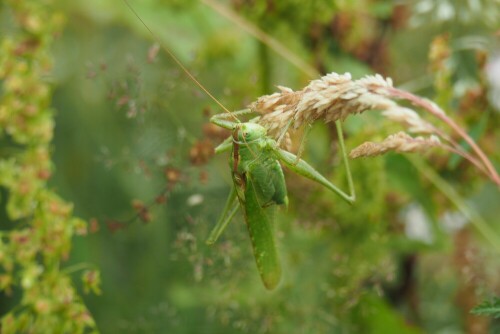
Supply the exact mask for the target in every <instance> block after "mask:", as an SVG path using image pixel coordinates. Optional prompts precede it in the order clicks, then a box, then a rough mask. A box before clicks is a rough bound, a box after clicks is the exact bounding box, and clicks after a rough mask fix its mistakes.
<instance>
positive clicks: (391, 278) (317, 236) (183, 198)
mask: <svg viewBox="0 0 500 334" xmlns="http://www.w3.org/2000/svg"><path fill="white" fill-rule="evenodd" d="M214 2H215V1H214ZM214 2H212V1H203V2H198V1H174V0H173V1H154V0H144V1H139V0H130V4H131V6H132V7H133V8H134V9H135V10H136V11H137V13H138V15H139V16H140V18H141V19H142V20H143V21H144V22H145V23H146V24H147V25H148V26H149V28H150V29H151V30H152V31H153V32H154V34H155V36H156V37H152V36H151V34H150V33H149V32H148V31H147V30H145V28H144V27H143V25H142V24H141V22H140V20H139V19H138V18H137V17H135V15H134V14H133V13H132V12H131V10H130V9H129V8H128V7H127V6H126V4H125V3H124V2H123V1H118V0H115V1H104V0H99V1H95V0H85V1H83V0H74V1H69V2H63V1H60V2H58V3H57V4H56V6H55V10H57V11H61V13H63V14H64V15H65V17H66V19H67V22H66V24H65V27H64V30H63V32H62V34H61V35H59V36H57V38H56V40H55V42H54V45H53V56H54V70H53V73H52V76H51V77H50V78H49V80H50V81H51V82H53V84H54V86H55V91H54V95H53V107H54V108H55V109H56V110H57V113H56V117H55V122H56V128H55V140H54V142H53V161H54V164H55V172H54V175H53V177H52V179H51V181H50V187H51V188H53V189H55V190H56V191H57V193H58V194H59V195H61V196H62V197H63V198H64V199H66V200H68V201H70V202H72V203H73V204H74V210H75V215H77V216H79V217H82V218H84V219H85V220H87V221H90V226H91V228H90V229H91V231H92V233H90V234H89V235H87V236H85V237H77V238H75V239H74V242H73V249H72V253H71V256H70V259H69V260H68V261H67V262H66V263H65V265H67V266H71V265H72V264H80V263H91V264H93V265H95V266H97V267H98V268H99V269H100V271H101V277H102V294H101V295H87V294H84V293H83V292H82V291H81V288H80V279H79V275H78V273H75V274H74V281H75V284H76V285H77V286H78V287H79V289H80V291H81V292H82V298H83V299H84V302H85V304H86V305H87V307H88V308H89V310H90V312H91V314H92V316H93V317H94V318H95V320H96V322H97V326H98V328H99V330H100V331H101V332H102V333H446V334H450V333H499V332H500V322H499V320H498V319H497V320H493V319H490V318H487V317H480V316H473V315H471V314H470V313H469V311H470V309H471V308H472V307H474V306H476V305H477V304H479V303H480V302H481V301H482V300H484V299H487V298H490V297H491V296H493V295H498V294H499V293H500V280H499V279H498V273H499V263H498V254H499V248H500V244H498V243H496V242H495V240H499V238H500V237H499V236H500V224H499V223H498V216H499V215H500V206H499V205H498V204H499V203H500V194H499V191H498V188H496V187H495V186H494V185H493V184H492V183H491V182H489V181H488V180H486V179H485V177H483V175H482V174H481V173H480V172H479V171H477V170H476V169H474V167H473V166H471V165H470V164H469V163H467V162H464V161H462V160H460V159H459V158H457V157H454V156H450V155H448V154H444V153H442V152H431V153H430V154H427V155H426V156H425V158H422V157H420V156H413V157H411V156H406V155H405V156H403V155H397V154H389V155H387V156H383V157H377V158H370V159H360V160H354V161H352V162H351V167H352V170H353V174H354V182H355V186H356V191H357V195H358V198H357V202H356V203H355V205H354V206H349V205H348V204H346V203H343V202H342V201H341V200H340V199H339V198H338V197H336V196H335V195H333V194H331V193H328V192H327V191H325V189H322V188H321V187H319V186H318V185H316V184H312V183H311V182H309V181H308V180H305V179H303V178H301V177H299V176H296V175H294V174H293V173H292V172H287V173H286V177H287V185H288V189H289V197H290V205H289V207H288V210H284V209H282V210H280V213H279V215H278V221H277V222H276V231H277V239H278V243H279V251H280V256H281V259H282V261H283V263H284V278H283V281H282V283H281V285H280V286H279V287H278V289H276V290H275V291H273V292H269V291H266V290H265V289H264V287H263V285H262V283H261V281H260V279H259V276H258V273H257V270H256V268H255V264H254V259H253V255H252V251H251V247H250V242H249V238H248V233H247V230H246V227H245V226H244V221H243V217H242V216H241V215H240V214H238V215H237V217H236V218H235V219H234V221H233V222H232V223H231V224H230V225H229V227H228V229H227V230H226V231H225V233H224V235H223V236H222V238H221V240H219V242H218V243H217V244H216V245H215V246H213V247H209V246H206V245H205V242H204V241H205V238H206V237H207V235H208V233H209V231H210V229H211V227H212V226H213V225H214V223H215V222H216V220H217V218H218V216H219V214H220V213H221V211H222V208H223V205H224V202H225V199H226V196H227V195H228V194H229V189H230V182H231V181H230V180H231V178H230V173H229V167H228V156H227V155H222V156H216V157H212V155H211V154H210V153H211V148H213V147H214V146H215V145H217V144H218V143H219V142H220V141H221V140H222V139H223V138H224V136H225V135H227V133H224V132H222V133H221V132H218V131H216V129H215V128H214V127H210V126H209V125H207V124H208V119H209V116H210V115H213V114H215V113H220V112H223V110H220V108H218V107H217V105H216V104H214V103H213V101H211V100H210V99H209V98H208V97H207V96H206V95H204V94H203V92H201V91H200V90H199V89H198V88H197V87H196V86H195V85H194V84H193V83H192V82H191V81H190V80H189V79H187V77H186V76H185V75H184V73H182V71H181V70H180V69H179V67H178V66H177V65H176V64H175V63H174V62H173V61H172V59H171V58H170V57H169V56H168V55H167V54H166V52H165V51H164V49H163V48H164V47H166V48H168V49H169V50H171V51H172V52H173V53H174V54H175V55H176V56H177V57H179V59H180V60H181V61H182V62H183V63H184V64H186V66H187V67H188V68H189V69H190V71H191V72H192V73H193V74H194V75H195V76H196V78H197V79H198V80H199V81H200V82H202V83H203V85H204V86H205V87H206V88H207V89H208V90H209V91H210V92H211V93H212V94H213V95H214V96H216V97H217V98H218V99H220V100H221V101H222V103H223V104H224V105H225V106H227V108H229V109H230V110H238V109H242V108H243V107H245V106H246V105H247V104H249V103H250V102H252V101H254V100H256V99H257V98H258V97H259V96H261V95H263V94H270V93H272V92H274V91H276V88H275V86H276V85H284V86H287V87H290V88H292V89H297V90H298V89H301V88H302V87H304V86H305V85H306V84H307V83H308V81H309V80H311V79H314V78H315V77H311V76H310V75H308V71H309V72H310V70H309V69H308V68H307V67H305V66H302V67H301V68H300V67H297V66H295V65H293V64H291V63H290V62H289V61H287V60H286V59H284V58H283V57H282V56H281V55H278V54H277V53H275V52H274V51H273V50H272V49H270V48H269V46H268V45H266V43H263V42H262V41H259V40H258V39H256V38H255V37H254V36H252V35H251V34H249V33H248V32H247V31H246V30H245V27H258V28H259V29H262V31H265V32H266V33H267V34H269V35H270V36H272V37H273V38H275V39H276V40H277V41H279V42H280V43H282V44H283V45H284V46H286V47H287V48H288V51H287V52H288V53H289V55H292V56H294V57H298V58H300V59H303V61H304V63H305V64H309V65H308V66H310V67H311V68H314V69H316V70H317V71H318V73H327V72H332V71H334V72H337V73H344V72H350V73H351V74H352V75H353V77H354V78H360V77H362V76H364V75H367V74H373V73H381V74H382V75H384V76H389V77H392V78H393V80H394V82H395V86H398V87H401V88H403V89H407V90H409V91H412V92H413V93H415V94H418V95H422V96H426V97H428V98H430V99H434V100H435V101H436V102H437V103H438V104H440V105H441V106H442V107H443V108H444V109H445V110H446V111H447V112H448V113H449V115H450V116H451V117H453V118H454V119H456V120H457V121H458V122H459V123H460V124H461V125H462V126H464V127H465V128H466V129H469V130H470V133H471V135H472V136H473V137H474V138H475V139H476V140H478V142H479V145H480V146H481V147H482V148H483V149H484V150H485V151H486V153H487V154H488V155H489V157H490V159H491V160H492V161H493V163H494V164H495V165H496V167H497V170H498V167H499V162H500V152H499V149H498V143H499V136H500V134H499V130H498V129H499V119H500V117H499V106H498V105H497V106H495V105H494V103H493V104H492V101H493V100H492V98H491V97H492V96H495V95H496V96H498V94H500V93H499V91H500V87H498V86H495V84H494V80H490V81H488V77H487V76H488V74H487V73H490V75H491V73H493V72H492V71H493V66H492V65H491V64H493V63H494V61H498V52H499V50H500V44H499V39H500V37H499V33H500V25H499V22H500V5H499V3H498V1H494V0H491V1H465V0H462V1H427V0H420V1H413V2H410V1H398V2H394V1H374V0H373V1H370V0H356V1H326V0H317V1H296V0H287V1H275V0H267V1H263V0H254V1H239V0H233V1H226V2H221V3H222V4H223V5H224V6H225V8H230V9H231V12H230V16H229V17H225V16H223V15H222V14H221V13H220V12H218V11H217V10H215V9H214V6H213V3H214ZM217 3H218V2H217ZM242 21H243V22H244V23H241V22H242ZM238 22H240V23H238ZM436 39H437V42H436ZM433 41H434V42H433ZM439 43H441V44H439ZM157 44H159V45H161V47H160V48H159V50H158V49H157ZM431 45H434V46H435V47H439V46H441V47H442V49H444V50H445V52H442V53H440V54H439V55H438V56H436V55H434V56H432V55H431V57H430V58H429V53H430V49H431ZM495 59H496V60H495ZM487 71H490V72H487ZM493 75H496V76H497V78H498V77H500V74H499V73H498V70H497V72H496V74H494V73H493ZM497 82H498V81H497ZM320 123H321V122H318V124H315V125H314V127H313V130H312V131H311V134H310V136H309V137H308V140H307V142H306V149H305V153H304V159H306V160H307V161H309V162H310V163H311V164H312V165H313V166H315V167H317V169H318V170H319V171H321V172H322V173H324V174H325V175H327V176H328V177H329V178H330V179H331V180H333V181H334V182H335V183H336V184H339V185H340V186H341V187H342V188H344V189H346V182H345V171H344V170H343V167H342V166H341V164H340V160H339V156H338V154H337V146H336V143H335V140H336V139H335V137H336V134H335V130H334V127H332V126H331V125H325V124H320ZM443 127H444V126H443ZM345 129H346V130H345V131H346V145H347V147H348V149H352V148H354V147H356V146H357V145H359V144H361V143H363V142H365V141H367V140H381V139H383V138H384V137H385V136H386V135H387V134H390V133H393V132H396V131H398V130H400V128H399V127H398V126H397V125H394V124H390V123H388V122H387V121H385V120H384V119H383V118H382V117H381V116H380V114H379V113H378V112H377V111H373V112H368V113H365V114H363V115H361V116H354V117H351V118H349V119H348V120H347V121H346V122H345ZM436 180H437V181H436ZM160 195H161V196H160ZM158 197H161V198H160V199H159V198H158ZM155 201H156V202H161V203H156V202H155ZM153 203H156V204H153ZM150 204H151V206H150ZM142 205H146V206H148V210H147V213H145V212H144V211H143V212H142V216H141V214H139V217H136V215H137V213H138V211H140V208H141V207H142ZM457 205H458V206H457ZM149 206H150V207H149ZM467 210H469V211H467ZM464 211H467V212H473V214H472V215H473V216H474V217H476V218H475V219H472V220H471V219H467V218H466V217H464V215H463V213H464ZM145 214H146V215H147V217H145ZM481 224H483V225H485V226H486V227H485V228H483V229H481V226H483V225H481ZM478 226H479V229H478ZM485 231H486V232H485ZM488 235H489V236H490V237H491V236H493V237H491V238H488ZM491 240H493V241H491ZM9 303H11V302H10V301H8V300H7V301H6V302H5V303H3V304H2V309H1V311H2V314H3V313H5V312H7V311H8V309H9V305H10V304H9ZM47 333H48V332H47Z"/></svg>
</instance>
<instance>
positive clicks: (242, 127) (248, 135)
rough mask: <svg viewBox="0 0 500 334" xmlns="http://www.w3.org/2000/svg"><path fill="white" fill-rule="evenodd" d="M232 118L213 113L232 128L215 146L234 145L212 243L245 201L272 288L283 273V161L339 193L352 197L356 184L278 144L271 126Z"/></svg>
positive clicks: (257, 251) (257, 254) (257, 256)
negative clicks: (279, 236)
mask: <svg viewBox="0 0 500 334" xmlns="http://www.w3.org/2000/svg"><path fill="white" fill-rule="evenodd" d="M251 112H252V111H251V110H242V111H237V112H234V113H232V116H236V115H238V116H239V115H244V114H247V113H251ZM227 118H228V114H219V115H215V116H214V117H212V119H211V121H212V122H213V123H214V124H217V125H219V126H221V127H224V128H227V129H230V130H232V135H231V137H230V138H228V140H226V141H224V142H223V143H222V144H221V145H219V146H218V147H217V148H216V149H215V151H216V153H221V152H224V151H228V150H230V149H231V156H230V159H229V160H230V162H229V165H230V168H231V173H232V180H233V186H232V189H231V192H230V194H229V197H228V199H227V201H226V205H225V207H224V211H223V213H222V215H221V217H220V219H219V221H218V222H217V224H216V225H215V227H214V228H213V230H212V232H211V233H210V236H209V237H208V239H207V243H208V244H213V243H214V242H215V241H216V240H217V238H218V237H219V236H220V234H221V233H222V232H223V230H224V229H225V228H226V226H227V224H228V223H229V222H230V221H231V220H232V218H233V217H234V215H235V214H236V212H237V210H238V207H241V208H242V211H243V215H244V217H245V221H246V225H247V228H248V232H249V234H250V239H251V242H252V247H253V253H254V256H255V261H256V263H257V269H258V271H259V274H260V277H261V279H262V282H263V283H264V286H265V287H266V288H267V289H270V290H272V289H274V288H275V287H276V286H277V285H278V284H279V282H280V279H281V265H280V261H279V257H278V254H277V251H276V243H275V240H274V231H273V229H274V226H273V225H274V213H275V206H276V205H283V204H284V205H287V204H288V198H287V192H286V184H285V178H284V174H283V170H282V169H281V165H280V162H281V163H283V164H284V165H286V166H287V167H288V168H290V169H291V170H292V171H294V172H295V173H297V174H300V175H303V176H305V177H307V178H309V179H311V180H313V181H315V182H318V183H319V184H321V185H323V186H325V187H326V188H328V189H330V190H331V191H333V192H335V193H337V194H338V195H339V196H340V197H341V198H343V199H344V200H345V201H347V202H349V203H352V202H353V201H354V199H355V196H354V190H353V188H352V187H351V185H352V182H351V180H349V188H350V193H351V194H349V195H348V194H346V193H345V192H343V191H342V190H340V189H339V188H338V187H336V186H335V185H333V184H332V183H331V182H329V181H328V180H327V179H326V178H325V177H324V176H322V175H321V174H320V173H319V172H317V171H316V170H315V169H314V168H313V167H312V166H310V165H309V164H308V163H307V162H305V161H304V160H302V159H300V158H299V157H297V156H295V155H294V154H292V153H290V152H287V151H285V150H282V149H281V148H279V146H278V144H277V142H276V141H275V140H274V139H271V138H269V137H268V136H267V130H266V129H265V128H264V127H262V126H261V125H259V124H256V123H251V122H247V123H238V122H231V121H230V120H228V119H227ZM337 130H338V131H339V138H343V137H342V132H341V131H342V130H341V128H339V127H337ZM339 142H340V147H341V151H342V154H343V160H344V163H345V164H346V166H347V168H348V165H347V157H346V154H345V148H344V143H343V140H342V139H340V140H339ZM348 177H350V173H348ZM238 202H239V203H238Z"/></svg>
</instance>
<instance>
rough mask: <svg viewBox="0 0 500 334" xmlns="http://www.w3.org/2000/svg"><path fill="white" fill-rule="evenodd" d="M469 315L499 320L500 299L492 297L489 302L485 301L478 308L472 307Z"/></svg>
mask: <svg viewBox="0 0 500 334" xmlns="http://www.w3.org/2000/svg"><path fill="white" fill-rule="evenodd" d="M470 313H472V314H475V315H486V316H492V317H494V318H500V298H499V297H493V298H492V299H490V300H485V301H483V302H482V303H481V304H479V305H478V306H476V307H474V308H473V309H472V310H471V311H470Z"/></svg>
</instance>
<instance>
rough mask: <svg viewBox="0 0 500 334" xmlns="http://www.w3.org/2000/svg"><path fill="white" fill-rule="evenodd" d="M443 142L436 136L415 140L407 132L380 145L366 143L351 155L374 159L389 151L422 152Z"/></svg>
mask: <svg viewBox="0 0 500 334" xmlns="http://www.w3.org/2000/svg"><path fill="white" fill-rule="evenodd" d="M440 145H441V142H440V141H439V138H438V137H436V136H430V137H428V138H424V137H416V138H413V137H411V136H409V135H408V134H407V133H405V132H402V131H401V132H398V133H396V134H393V135H390V136H389V137H387V138H386V139H384V140H383V141H382V142H380V143H374V142H366V143H363V144H361V145H360V146H358V147H356V148H355V149H353V150H352V151H351V153H349V157H350V158H351V159H356V158H359V157H373V156H377V155H380V154H384V153H386V152H389V151H394V152H398V153H408V152H422V151H426V150H428V149H430V148H432V147H436V146H440Z"/></svg>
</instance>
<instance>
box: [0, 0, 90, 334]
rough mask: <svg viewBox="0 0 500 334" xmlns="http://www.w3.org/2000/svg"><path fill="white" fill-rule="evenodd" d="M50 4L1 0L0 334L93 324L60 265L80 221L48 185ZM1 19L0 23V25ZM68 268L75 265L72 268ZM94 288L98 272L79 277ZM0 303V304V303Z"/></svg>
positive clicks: (54, 29)
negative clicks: (3, 309)
mask: <svg viewBox="0 0 500 334" xmlns="http://www.w3.org/2000/svg"><path fill="white" fill-rule="evenodd" d="M51 5H52V4H51V1H43V2H42V1H5V2H3V3H2V8H1V9H2V14H1V15H2V19H5V21H4V22H5V23H6V25H4V26H3V27H2V28H3V29H4V30H3V31H2V38H1V42H0V43H1V44H0V84H1V86H0V126H1V133H0V135H1V138H0V140H1V141H0V145H1V146H0V152H1V153H0V154H1V156H0V185H1V187H2V205H3V206H4V207H5V210H3V211H2V216H3V218H2V225H1V226H0V228H1V230H0V291H1V292H2V293H3V295H4V296H3V297H2V298H3V300H4V301H9V303H10V306H9V308H10V309H9V310H8V312H7V313H6V314H3V316H2V320H1V332H2V333H6V334H7V333H48V332H52V333H83V332H85V331H88V330H93V329H95V323H94V320H93V319H92V316H91V315H90V313H89V311H88V310H87V308H86V307H85V305H84V304H83V303H82V300H81V298H80V296H79V295H78V292H77V291H76V290H75V287H74V284H73V282H72V280H71V277H70V274H71V273H72V271H73V270H71V269H70V267H68V269H64V268H62V267H63V265H64V262H65V260H67V259H68V256H69V252H70V249H71V243H72V238H73V237H74V236H75V235H80V236H81V235H86V234H87V224H86V222H85V221H83V220H81V219H79V218H76V217H74V216H73V214H72V211H73V206H72V204H70V203H67V202H66V201H64V200H63V199H61V198H60V197H59V196H58V195H57V194H56V193H55V192H54V191H53V190H51V189H50V188H49V186H48V183H47V182H48V180H49V178H50V177H51V174H52V172H53V165H52V162H51V142H52V137H53V129H54V110H53V109H52V108H51V106H50V103H51V93H52V88H51V86H50V80H49V79H50V71H51V69H52V58H51V55H50V47H51V46H52V42H53V40H54V38H55V37H56V35H57V34H58V33H59V32H60V30H61V28H62V25H63V23H64V16H62V15H61V13H58V12H57V11H54V8H53V7H52V6H51ZM4 22H3V23H4ZM74 269H76V268H74ZM82 279H83V281H84V284H85V286H86V289H90V290H92V291H94V292H99V290H98V284H99V273H98V272H97V271H96V270H93V269H89V270H88V271H86V272H85V273H84V274H83V278H82ZM2 306H3V307H6V306H7V304H5V305H2Z"/></svg>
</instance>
